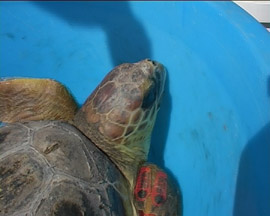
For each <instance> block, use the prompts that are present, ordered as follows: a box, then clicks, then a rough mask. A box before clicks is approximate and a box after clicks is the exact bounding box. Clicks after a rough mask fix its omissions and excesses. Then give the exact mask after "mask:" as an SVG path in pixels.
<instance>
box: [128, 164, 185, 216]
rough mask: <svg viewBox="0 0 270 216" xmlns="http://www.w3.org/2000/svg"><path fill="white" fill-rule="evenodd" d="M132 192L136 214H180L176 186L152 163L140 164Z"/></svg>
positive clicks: (178, 195) (139, 215)
mask: <svg viewBox="0 0 270 216" xmlns="http://www.w3.org/2000/svg"><path fill="white" fill-rule="evenodd" d="M133 193H134V205H135V208H136V210H137V214H138V216H144V215H151V216H167V215H170V216H180V215H182V206H181V201H180V192H179V190H178V187H177V186H176V184H175V183H174V182H173V181H172V178H171V177H170V176H169V175H168V174H167V173H166V172H165V171H163V170H162V169H160V168H159V167H157V166H156V165H154V164H149V163H146V164H144V165H143V166H141V168H140V169H139V172H138V175H137V180H136V184H135V187H134V192H133Z"/></svg>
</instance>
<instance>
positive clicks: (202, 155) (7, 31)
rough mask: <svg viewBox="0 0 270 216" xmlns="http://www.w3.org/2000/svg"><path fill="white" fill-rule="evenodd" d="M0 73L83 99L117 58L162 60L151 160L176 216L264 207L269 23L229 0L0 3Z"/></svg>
mask: <svg viewBox="0 0 270 216" xmlns="http://www.w3.org/2000/svg"><path fill="white" fill-rule="evenodd" d="M0 10H1V13H0V26H1V27H0V37H1V39H0V55H1V56H0V76H1V77H47V78H54V79H57V80H59V81H61V82H62V83H64V84H65V85H66V86H68V88H69V89H70V90H71V92H72V93H73V94H74V96H75V97H76V99H77V101H78V102H79V103H80V104H82V103H83V102H84V100H85V99H86V97H87V96H88V95H89V93H90V92H91V91H92V90H93V89H94V88H95V86H96V85H97V84H98V83H99V81H101V79H102V78H103V76H104V75H105V74H106V73H107V72H108V71H109V70H110V69H112V68H113V67H114V66H115V65H117V64H120V63H123V62H134V61H138V60H141V59H143V58H152V59H155V60H158V61H160V62H162V63H163V64H164V65H165V66H166V67H167V69H168V80H167V86H166V94H165V97H164V101H163V104H162V106H161V110H160V113H159V116H158V120H157V125H156V127H155V130H154V134H153V139H152V147H151V153H150V160H151V161H153V162H155V163H157V164H159V165H160V166H161V167H163V168H166V169H167V170H168V171H169V172H171V173H172V175H173V176H174V177H175V179H176V180H177V182H178V184H179V186H180V188H181V191H182V196H183V208H184V215H185V216H202V215H203V216H204V215H209V216H217V215H218V216H228V215H233V216H251V215H252V216H253V215H259V216H265V215H270V205H269V202H270V192H269V191H270V184H269V182H270V160H269V158H270V147H269V145H270V34H269V33H268V32H267V31H266V30H265V29H264V28H263V27H262V26H261V25H260V24H259V23H257V22H256V21H255V20H254V19H253V18H252V17H251V16H249V15H248V14H247V13H246V12H244V11H243V10H242V9H241V8H239V7H238V6H236V5H235V4H234V3H232V2H118V3H115V2H106V3H101V2H100V3H95V2H83V3H82V2H77V3H74V2H65V3H64V2H39V3H38V2H1V3H0Z"/></svg>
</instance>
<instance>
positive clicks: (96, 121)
mask: <svg viewBox="0 0 270 216" xmlns="http://www.w3.org/2000/svg"><path fill="white" fill-rule="evenodd" d="M165 77H166V73H165V68H164V67H163V66H162V65H161V64H160V63H158V62H156V61H151V60H148V59H146V60H143V61H140V62H137V63H133V64H130V63H126V64H122V65H119V66H117V67H116V68H114V69H113V70H112V71H111V72H110V73H109V74H108V75H107V76H106V77H105V78H104V80H103V81H102V82H101V83H100V85H99V86H98V87H97V88H96V89H95V91H94V92H93V93H92V94H91V95H90V96H89V98H88V99H87V100H86V102H85V103H84V105H83V106H82V108H81V109H80V110H79V112H78V113H77V114H76V115H75V119H74V124H75V125H76V126H77V127H78V128H79V129H80V130H81V131H82V132H83V133H84V134H85V135H86V136H88V137H89V138H90V139H91V140H92V141H93V142H94V143H95V144H96V145H97V146H98V147H99V148H100V149H101V150H103V151H104V152H105V153H106V154H107V155H108V156H109V157H110V158H111V160H112V161H113V162H114V163H115V164H116V165H117V166H118V167H119V169H120V170H121V171H122V172H123V174H124V175H125V176H126V177H127V179H128V180H129V182H130V183H131V184H133V179H134V178H135V175H136V173H137V169H138V166H139V165H140V164H141V163H143V162H144V161H145V160H146V159H147V155H148V151H149V147H150V137H151V132H152V129H153V126H154V123H155V119H156V115H157V112H158V109H159V105H160V102H161V98H162V95H163V92H164V83H165Z"/></svg>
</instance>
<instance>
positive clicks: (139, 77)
mask: <svg viewBox="0 0 270 216" xmlns="http://www.w3.org/2000/svg"><path fill="white" fill-rule="evenodd" d="M164 82H165V69H164V67H163V66H162V65H161V64H160V63H158V62H155V61H151V60H148V59H146V60H142V61H140V62H137V63H133V64H131V63H125V64H121V65H119V66H117V67H116V68H114V69H113V70H112V71H111V72H110V73H109V74H108V75H107V76H106V77H105V78H104V79H103V81H102V82H101V83H100V84H99V85H98V87H97V88H96V89H95V90H94V92H93V93H92V94H91V95H90V96H89V97H88V99H87V100H86V102H85V103H84V105H83V106H82V107H81V108H80V109H77V105H76V103H75V100H74V99H73V97H72V96H71V95H70V93H69V92H68V90H67V89H66V88H65V87H64V86H63V85H62V84H60V83H59V82H56V81H54V80H51V79H30V78H29V79H7V80H4V81H0V121H2V122H6V123H7V124H6V125H5V126H4V127H1V128H0V215H115V216H120V215H128V216H129V215H131V216H132V215H134V216H135V215H140V216H141V215H149V216H152V215H153V216H154V215H155V216H159V215H160V216H163V215H164V216H165V215H178V209H179V208H178V207H179V204H178V192H177V189H175V188H174V186H173V185H172V184H171V183H170V181H169V179H168V178H167V174H166V173H165V172H163V171H162V170H160V169H159V168H158V167H156V166H155V165H152V164H144V163H145V161H146V160H147V155H148V151H149V145H150V136H151V132H152V129H153V126H154V122H155V119H156V115H157V111H158V109H159V105H160V101H161V98H162V94H163V91H164Z"/></svg>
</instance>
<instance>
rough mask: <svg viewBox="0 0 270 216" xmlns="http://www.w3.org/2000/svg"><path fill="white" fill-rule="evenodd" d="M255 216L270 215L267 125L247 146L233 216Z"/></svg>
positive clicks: (269, 165)
mask: <svg viewBox="0 0 270 216" xmlns="http://www.w3.org/2000/svg"><path fill="white" fill-rule="evenodd" d="M267 82H268V83H267V84H268V96H270V78H268V80H267ZM254 215H256V216H257V215H258V216H265V215H270V123H268V124H266V125H265V126H264V127H263V128H262V129H261V130H260V131H259V132H258V133H257V134H256V135H255V136H254V137H253V138H252V139H251V140H250V141H249V142H248V144H247V145H246V147H245V149H244V151H243V152H242V155H241V159H240V164H239V171H238V178H237V185H236V194H235V203H234V216H254Z"/></svg>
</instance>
